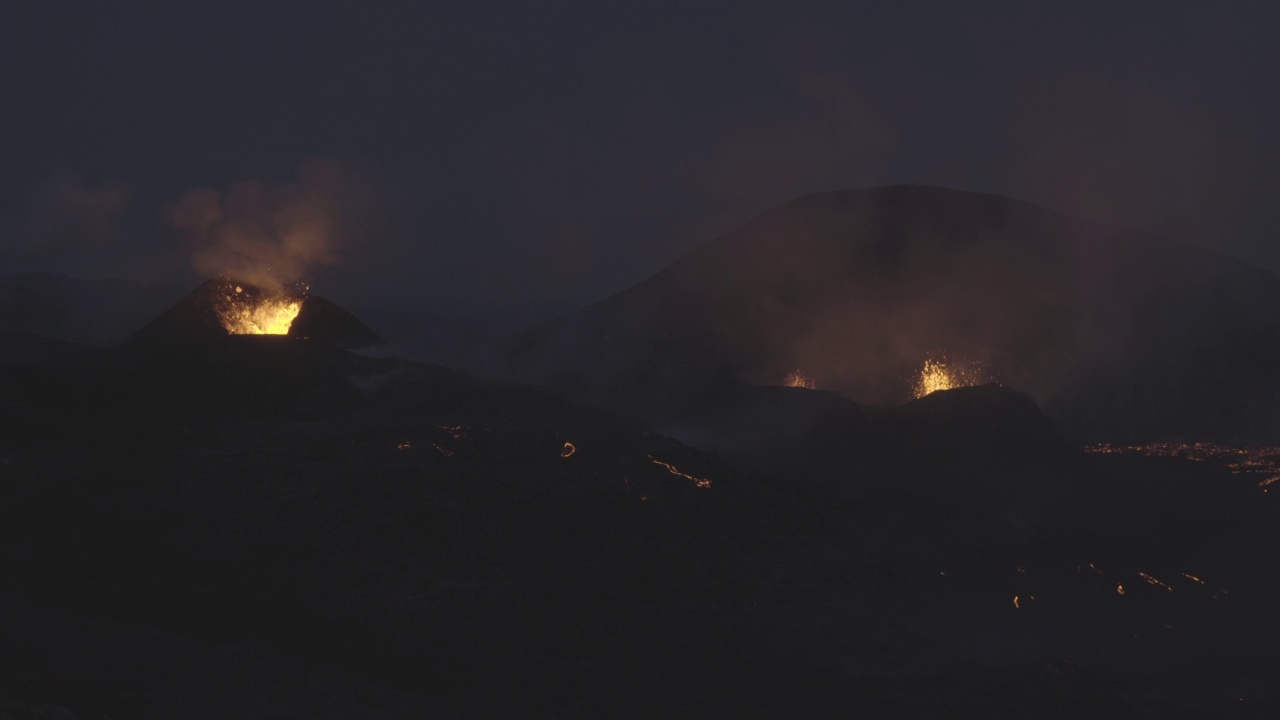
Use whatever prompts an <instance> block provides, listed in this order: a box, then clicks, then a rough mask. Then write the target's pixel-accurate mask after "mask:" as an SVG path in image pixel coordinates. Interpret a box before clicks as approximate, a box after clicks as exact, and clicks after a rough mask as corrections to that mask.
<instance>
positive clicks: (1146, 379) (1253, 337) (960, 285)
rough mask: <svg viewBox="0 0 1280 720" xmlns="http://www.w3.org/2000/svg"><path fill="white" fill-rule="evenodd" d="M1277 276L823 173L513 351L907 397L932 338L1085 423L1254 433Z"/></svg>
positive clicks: (1165, 432) (623, 377) (625, 399)
mask: <svg viewBox="0 0 1280 720" xmlns="http://www.w3.org/2000/svg"><path fill="white" fill-rule="evenodd" d="M1278 280H1280V278H1277V277H1276V276H1275V275H1273V274H1271V273H1268V272H1265V271H1263V270H1260V269H1258V268H1255V267H1252V266H1250V265H1247V264H1246V263H1243V262H1240V261H1237V260H1234V259H1232V258H1229V257H1226V256H1223V255H1221V254H1218V253H1215V252H1212V251H1209V250H1206V249H1202V248H1198V247H1193V246H1189V245H1185V244H1181V243H1177V242H1173V241H1169V240H1164V239H1161V238H1158V237H1154V236H1151V235H1149V234H1146V233H1143V232H1140V231H1137V230H1132V229H1124V228H1115V227H1108V226H1104V225H1098V224H1094V223H1089V222H1083V221H1079V220H1074V219H1071V218H1068V217H1066V216H1063V215H1060V214H1058V213H1055V212H1052V211H1049V210H1046V209H1043V208H1040V207H1037V206H1034V205H1030V204H1027V203H1023V202H1018V201H1014V200H1010V199H1007V198H1003V197H998V196H994V195H985V194H979V193H969V192H960V191H955V190H947V189H941V188H930V187H915V186H910V187H886V188H878V189H873V190H860V191H844V192H829V193H821V194H817V195H811V196H807V197H802V198H799V199H797V200H794V201H792V202H789V203H786V204H784V205H782V206H779V207H777V208H775V209H773V210H770V211H768V212H766V213H765V214H763V215H761V216H759V217H757V218H755V219H754V220H752V221H751V222H749V223H747V224H746V225H744V226H742V227H740V228H738V229H736V230H734V231H732V232H730V233H728V234H727V235H725V236H724V237H721V238H720V239H718V240H715V241H713V242H711V243H709V244H707V245H705V246H703V247H701V248H699V249H697V250H695V251H694V252H691V253H689V254H688V255H686V256H685V257H683V258H681V259H680V260H679V261H677V262H676V263H674V264H673V265H671V266H670V267H669V268H667V269H666V270H663V271H662V272H660V273H658V274H656V275H654V276H653V277H651V278H649V279H648V280H645V281H643V282H641V283H639V284H637V285H635V286H633V287H631V288H628V289H627V290H624V291H623V292H620V293H618V294H617V295H615V296H613V297H610V298H608V299H606V300H604V301H601V302H599V303H597V304H595V305H592V306H590V307H588V308H586V309H584V310H582V311H579V312H576V313H573V314H571V315H569V316H567V317H565V318H563V319H561V320H559V321H557V322H554V323H552V324H550V325H548V326H546V327H544V328H542V329H540V330H539V331H537V332H535V333H533V334H531V335H530V336H528V337H526V338H525V339H524V340H523V341H522V342H521V343H520V344H519V345H518V347H517V348H516V351H515V362H516V365H517V368H518V370H519V372H521V373H523V376H524V377H526V378H532V379H536V380H537V381H538V382H541V383H543V384H544V385H546V386H549V387H553V388H555V389H557V390H558V391H561V392H566V393H568V394H570V395H572V396H574V397H578V398H582V399H587V400H592V401H599V402H605V403H615V404H618V405H619V406H625V407H628V408H630V409H632V410H634V411H637V412H641V413H642V414H645V415H646V416H649V417H652V418H654V419H657V420H670V419H672V418H673V417H676V416H678V415H679V412H673V411H672V408H671V404H672V403H673V402H675V403H678V402H679V398H682V397H685V396H687V395H688V388H690V387H696V386H697V385H699V384H702V383H705V382H707V381H708V380H712V379H715V380H731V381H739V382H746V383H751V384H781V383H782V379H783V377H784V376H785V375H786V373H788V372H789V371H791V370H793V369H796V368H799V369H801V370H803V372H804V373H805V374H807V375H809V376H810V377H812V378H814V379H815V380H816V381H817V384H818V387H820V388H824V389H829V390H835V391H838V392H840V393H842V394H844V395H846V396H847V397H849V398H851V399H854V400H856V401H859V402H863V403H868V404H872V405H893V404H898V403H901V402H903V401H905V400H907V399H909V398H910V397H911V395H910V392H911V384H912V382H913V381H914V379H915V375H916V373H917V371H918V369H919V367H920V365H921V364H922V363H923V362H924V361H925V359H926V358H930V357H935V358H936V357H939V356H946V357H949V358H951V359H952V360H954V361H960V362H964V363H969V364H972V365H974V366H981V367H982V368H983V373H984V374H985V376H986V377H987V379H989V380H996V381H1000V382H1002V383H1004V384H1006V385H1009V386H1012V387H1016V388H1020V389H1022V390H1025V391H1026V392H1028V393H1030V394H1031V396H1032V397H1033V398H1035V400H1036V401H1037V402H1038V403H1039V404H1040V405H1041V406H1042V407H1044V409H1045V411H1046V412H1047V413H1048V415H1049V416H1050V417H1051V418H1052V419H1053V420H1054V421H1055V422H1056V423H1058V424H1059V425H1060V426H1061V427H1062V428H1063V429H1064V431H1066V432H1068V433H1069V434H1070V435H1072V436H1074V437H1078V438H1097V437H1110V438H1152V437H1177V436H1185V437H1210V436H1213V437H1239V436H1250V435H1252V436H1254V437H1255V438H1258V437H1265V436H1268V435H1269V434H1271V433H1274V432H1275V431H1276V430H1277V428H1278V422H1277V420H1278V418H1280V415H1277V408H1278V407H1280V402H1278V401H1280V363H1276V362H1275V359H1276V358H1277V357H1280V282H1277V281H1278ZM673 388H677V389H675V390H673Z"/></svg>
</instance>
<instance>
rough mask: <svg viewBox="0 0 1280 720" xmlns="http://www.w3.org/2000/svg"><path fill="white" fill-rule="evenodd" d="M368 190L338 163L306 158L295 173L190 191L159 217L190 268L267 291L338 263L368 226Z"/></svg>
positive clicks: (371, 207)
mask: <svg viewBox="0 0 1280 720" xmlns="http://www.w3.org/2000/svg"><path fill="white" fill-rule="evenodd" d="M373 211H374V201H373V191H372V189H371V188H370V186H369V185H367V184H366V183H365V182H363V181H362V180H361V179H359V178H358V177H356V176H354V175H353V174H352V173H350V172H349V171H348V170H347V169H346V168H344V167H343V165H342V164H341V163H339V162H338V161H336V160H332V159H328V158H319V159H313V160H309V161H307V162H304V163H303V164H302V165H301V166H299V168H298V172H297V180H295V181H292V182H287V183H284V184H280V185H274V186H272V185H268V184H267V183H265V182H262V181H256V180H254V181H247V182H240V183H236V184H235V185H233V186H232V187H231V189H230V190H229V191H228V192H227V193H226V194H225V195H223V194H222V193H220V192H219V191H217V190H214V189H210V188H205V189H199V190H192V191H190V192H188V193H186V194H185V195H183V196H182V198H181V199H180V200H179V201H178V202H177V203H176V204H174V205H173V206H172V207H170V208H169V209H168V211H167V212H166V213H165V217H166V219H167V220H168V222H169V224H170V225H171V226H172V227H173V228H174V229H176V230H178V231H179V232H180V233H181V234H182V236H183V238H184V239H185V241H186V243H187V245H188V247H189V248H190V252H191V263H192V268H193V269H194V270H195V271H196V272H198V273H200V274H201V275H204V276H206V277H229V278H235V279H237V280H240V281H242V282H247V283H250V284H252V285H256V286H258V287H260V288H262V289H264V290H266V291H268V292H273V291H279V290H280V289H281V288H283V287H284V286H285V285H286V284H288V283H292V282H298V281H305V280H309V279H310V278H311V277H312V276H313V274H314V273H316V272H318V271H319V270H321V269H322V268H325V267H333V266H338V265H341V264H342V262H343V250H344V248H348V247H350V246H351V244H353V243H355V242H358V241H359V240H360V239H361V238H362V237H364V236H365V235H366V234H367V233H368V231H369V230H370V227H371V221H372V217H373Z"/></svg>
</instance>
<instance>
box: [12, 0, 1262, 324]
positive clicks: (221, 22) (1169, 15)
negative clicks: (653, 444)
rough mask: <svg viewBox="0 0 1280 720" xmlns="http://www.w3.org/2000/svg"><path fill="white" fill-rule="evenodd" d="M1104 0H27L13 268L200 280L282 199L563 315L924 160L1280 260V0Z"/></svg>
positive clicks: (364, 291) (428, 266) (19, 76)
mask: <svg viewBox="0 0 1280 720" xmlns="http://www.w3.org/2000/svg"><path fill="white" fill-rule="evenodd" d="M1078 5H1079V4H1077V3H1063V2H1050V1H1046V2H1029V3H1010V2H990V1H986V0H969V1H967V2H952V3H939V2H930V3H911V2H902V1H894V2H856V3H855V2H826V3H823V2H808V3H806V2H760V1H757V0H735V1H733V2H728V1H726V2H698V1H694V0H681V1H680V2H667V1H663V2H647V3H645V2H641V3H599V2H585V1H581V0H579V1H578V2H556V1H555V0H552V1H548V2H536V3H535V2H484V1H482V0H472V1H468V2H455V3H421V2H406V3H378V2H307V3H265V2H258V3H236V2H216V3H211V2H210V3H157V4H152V3H147V4H143V3H131V2H117V3H99V2H92V3H91V2H79V3H58V2H39V3H36V2H26V1H25V0H18V2H15V3H6V4H5V7H4V8H3V9H0V130H2V132H0V242H2V243H3V246H0V270H19V269H34V268H40V269H50V270H60V271H66V272H73V273H79V274H84V275H124V276H131V277H148V278H153V279H157V280H176V281H179V282H183V283H191V282H194V279H195V277H196V276H195V274H194V272H195V271H194V268H195V267H200V268H202V269H206V268H207V263H203V264H202V263H201V262H200V261H198V260H197V258H208V257H219V255H217V252H216V251H217V250H219V249H222V250H225V248H223V247H222V246H218V247H215V251H210V244H211V243H213V244H215V245H216V244H217V243H226V242H234V240H235V237H234V236H235V229H236V228H238V227H242V225H243V222H242V221H245V218H249V219H250V220H251V219H252V218H253V217H256V216H255V215H254V214H255V213H259V214H263V213H269V214H270V217H271V218H272V222H273V223H276V224H275V225H272V227H278V226H279V222H283V221H282V220H280V218H287V219H288V222H291V223H295V222H296V223H302V225H299V226H298V227H301V228H303V230H306V231H308V232H310V231H312V230H314V231H316V232H321V233H328V236H327V237H326V240H325V242H324V243H323V244H322V245H323V247H322V248H321V250H322V251H323V253H322V254H320V255H317V254H316V252H309V254H304V255H303V256H302V257H304V258H305V259H306V260H307V262H310V261H312V260H316V258H320V260H321V261H319V262H316V263H314V266H311V267H308V268H307V269H306V270H305V272H306V273H307V274H308V275H309V276H310V277H311V278H312V279H313V280H315V284H316V287H317V290H319V291H321V292H324V293H325V294H328V295H331V296H334V297H336V298H338V299H348V300H349V301H352V302H355V301H359V302H377V301H381V302H386V301H389V300H394V299H396V298H404V299H405V301H406V302H412V303H413V304H414V305H417V306H421V307H427V308H433V309H437V310H441V311H444V312H448V313H454V314H467V313H476V312H487V311H513V312H517V313H520V314H523V315H526V316H534V317H538V316H546V315H548V314H552V313H555V312H558V311H562V310H565V309H570V308H572V307H575V306H578V305H582V304H584V303H587V302H590V301H592V300H594V299H597V298H600V297H602V296H605V295H607V294H610V293H612V292H614V291H616V290H618V289H621V288H623V287H625V286H627V285H629V284H631V283H632V282H635V281H637V280H640V279H642V278H644V277H646V276H647V275H649V274H651V273H652V272H654V271H656V270H658V269H661V268H662V267H663V266H665V265H666V264H668V263H669V262H670V261H671V260H673V259H675V258H676V257H678V256H679V255H680V254H682V253H683V252H685V251H687V250H689V249H691V248H693V247H695V246H696V245H698V244H700V243H702V242H705V241H707V240H710V239H711V238H713V237H715V236H716V235H718V234H720V233H721V232H723V231H725V230H727V229H729V228H730V227H732V226H734V225H736V224H738V223H740V222H742V221H744V220H746V219H748V218H749V217H751V216H752V215H754V214H756V213H758V212H760V211H763V210H765V209H767V208H768V207H769V206H771V205H774V204H776V203H778V202H782V201H785V200H787V199H789V198H792V197H794V196H796V195H799V194H803V193H807V192H812V191H817V190H824V189H832V188H844V187H857V186H866V185H876V184H890V183H904V182H916V183H919V184H931V185H944V186H951V187H957V188H963V189H972V190H982V191H991V192H998V193H1003V194H1008V195H1011V196H1014V197H1019V198H1024V199H1028V200H1033V201H1036V202H1039V203H1042V204H1045V205H1049V206H1051V207H1054V208H1057V209H1060V210H1064V211H1067V212H1071V213H1075V214H1081V215H1085V216H1091V217H1096V218H1101V219H1106V220H1114V221H1118V222H1124V223H1128V224H1134V225H1139V226H1142V227H1147V228H1150V229H1153V230H1156V231H1158V232H1161V233H1164V234H1167V235H1170V236H1174V237H1178V238H1182V239H1187V240H1191V241H1194V242H1199V243H1202V244H1205V245H1209V246H1211V247H1215V248H1218V249H1220V250H1222V251H1224V252H1228V253H1231V254H1233V255H1237V256H1240V257H1243V258H1245V259H1248V260H1250V261H1252V262H1255V263H1257V264H1260V265H1262V266H1264V267H1267V268H1269V269H1272V270H1280V246H1278V245H1277V244H1276V243H1275V242H1274V241H1273V238H1275V237H1276V230H1277V228H1280V203H1278V202H1277V198H1278V197H1280V171H1278V170H1277V167H1280V142H1277V141H1276V139H1275V137H1276V131H1277V128H1280V83H1277V81H1276V68H1278V67H1280V49H1277V48H1278V47H1280V45H1278V44H1277V43H1276V41H1275V38H1276V37H1277V34H1278V33H1280V21H1278V20H1280V18H1278V17H1277V11H1276V10H1274V9H1272V8H1273V5H1274V3H1269V2H1236V3H1230V2H1201V3H1190V2H1176V1H1172V2H1171V1H1168V0H1166V1H1163V2H1147V3H1138V2H1123V3H1118V2H1103V3H1096V4H1094V5H1093V7H1091V8H1081V7H1079V6H1078ZM300 166H301V167H302V170H301V171H300V170H299V168H300ZM317 166H319V167H324V168H328V170H326V171H324V172H322V173H319V174H317V173H316V172H315V171H314V168H315V167H317ZM308 168H312V170H308ZM335 168H336V169H335ZM335 173H336V174H335ZM321 176H322V179H321V180H316V178H317V177H321ZM250 181H252V182H251V183H250V184H246V183H247V182H250ZM193 193H194V194H193ZM353 198H355V199H358V202H356V201H355V200H353ZM352 202H356V204H357V205H358V207H357V208H355V209H352V208H351V207H349V205H350V204H351V203H352ZM175 208H180V209H182V210H184V211H187V210H192V209H193V208H194V209H196V210H200V211H201V212H204V213H205V215H203V216H201V217H200V218H199V219H198V221H192V222H195V224H194V225H193V224H192V223H191V222H187V223H186V224H183V223H182V222H178V221H177V220H175V218H176V217H178V216H179V215H181V213H179V214H178V215H175V212H176V211H175ZM300 208H301V209H300ZM209 213H212V214H209ZM265 216H266V215H264V217H265ZM182 217H183V218H186V220H190V218H187V217H186V216H182ZM184 222H185V220H184ZM218 223H221V224H218ZM192 227H197V228H199V229H200V232H198V233H193V232H191V231H190V230H191V228H192ZM291 227H293V226H291ZM210 228H213V229H212V230H210ZM259 229H260V228H259ZM293 229H297V228H296V227H293ZM291 232H292V230H291ZM300 233H302V230H299V231H298V232H295V233H294V235H295V236H300ZM273 241H274V240H273ZM282 242H283V241H282ZM312 250H314V248H312ZM282 252H283V253H285V254H288V253H289V252H291V251H290V250H289V248H285V249H284V250H281V249H280V248H275V249H274V250H273V253H274V254H273V255H272V257H277V258H279V257H281V253H282ZM211 253H212V254H211ZM290 257H291V258H292V259H291V260H290V262H292V261H294V260H297V258H294V257H292V256H290ZM286 266H288V267H291V268H292V267H293V265H291V264H288V263H286Z"/></svg>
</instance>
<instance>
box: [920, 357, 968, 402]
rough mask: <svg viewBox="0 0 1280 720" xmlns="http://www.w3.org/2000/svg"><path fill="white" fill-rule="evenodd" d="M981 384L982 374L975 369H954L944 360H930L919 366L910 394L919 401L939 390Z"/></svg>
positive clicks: (954, 367)
mask: <svg viewBox="0 0 1280 720" xmlns="http://www.w3.org/2000/svg"><path fill="white" fill-rule="evenodd" d="M983 382H984V380H983V378H982V373H981V372H980V371H979V370H978V368H976V367H956V366H954V365H952V364H951V363H949V362H947V361H946V360H934V359H933V358H930V359H928V360H925V361H924V365H923V366H921V368H920V375H919V377H917V378H916V383H915V386H914V387H913V388H912V393H913V394H914V395H915V397H916V399H920V398H922V397H924V396H925V395H929V394H931V393H935V392H938V391H939V390H951V389H954V388H959V387H968V386H970V385H981V384H982V383H983Z"/></svg>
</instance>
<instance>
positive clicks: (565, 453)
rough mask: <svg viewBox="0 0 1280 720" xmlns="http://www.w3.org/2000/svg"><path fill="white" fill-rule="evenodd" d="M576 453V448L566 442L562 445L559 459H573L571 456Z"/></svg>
mask: <svg viewBox="0 0 1280 720" xmlns="http://www.w3.org/2000/svg"><path fill="white" fill-rule="evenodd" d="M576 452H578V448H577V446H575V445H574V444H573V443H571V442H567V443H565V444H564V449H563V450H561V451H560V457H562V458H567V457H573V454H574V453H576Z"/></svg>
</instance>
